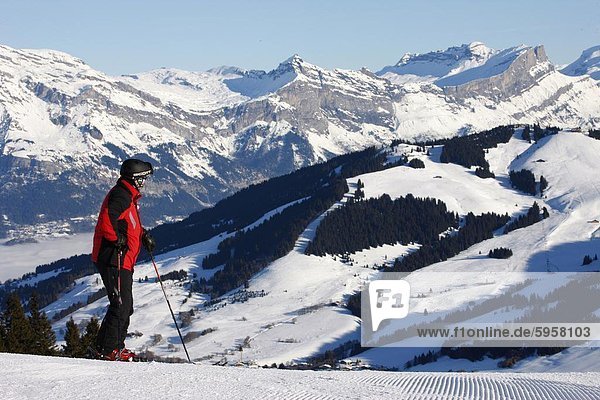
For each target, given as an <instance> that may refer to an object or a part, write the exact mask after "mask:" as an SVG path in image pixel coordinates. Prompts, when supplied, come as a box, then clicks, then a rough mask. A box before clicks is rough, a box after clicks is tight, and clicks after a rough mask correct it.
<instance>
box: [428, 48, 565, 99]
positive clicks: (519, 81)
mask: <svg viewBox="0 0 600 400" xmlns="http://www.w3.org/2000/svg"><path fill="white" fill-rule="evenodd" d="M511 53H512V54H511ZM513 57H514V58H513ZM504 68H505V69H504ZM494 69H496V70H499V71H498V72H499V73H498V74H493V72H492V73H488V71H489V70H492V71H493V70H494ZM552 71H554V67H553V66H552V64H550V63H549V62H548V57H547V56H546V52H545V50H544V46H537V47H534V48H526V49H515V50H512V51H511V52H510V53H509V54H503V53H500V54H499V55H496V56H495V57H492V58H490V59H489V60H488V61H487V62H486V63H485V64H483V65H482V66H480V67H478V68H474V69H471V70H469V71H466V72H465V73H463V74H458V75H455V76H453V77H451V78H448V79H444V80H438V81H437V82H436V84H437V85H439V86H441V87H443V89H444V93H445V94H446V95H448V96H452V97H453V98H455V99H465V98H470V97H476V96H482V97H486V98H489V99H492V100H496V101H501V100H503V99H507V98H509V97H511V96H514V95H518V94H520V93H523V92H524V91H525V90H527V89H529V88H531V87H532V86H533V85H536V84H537V83H538V82H539V80H540V79H542V78H543V77H544V76H545V75H547V74H549V73H550V72H552ZM477 74H481V75H480V77H479V76H477ZM463 75H469V78H471V79H464V78H465V77H463ZM490 75H491V76H490ZM463 82H464V83H463ZM453 83H458V84H455V85H453Z"/></svg>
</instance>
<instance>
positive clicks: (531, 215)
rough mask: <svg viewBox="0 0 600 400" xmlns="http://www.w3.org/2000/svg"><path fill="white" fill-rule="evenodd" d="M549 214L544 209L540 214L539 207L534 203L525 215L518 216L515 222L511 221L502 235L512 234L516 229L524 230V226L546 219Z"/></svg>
mask: <svg viewBox="0 0 600 400" xmlns="http://www.w3.org/2000/svg"><path fill="white" fill-rule="evenodd" d="M549 216H550V213H549V212H548V209H546V207H544V208H543V210H542V212H541V213H540V206H539V205H538V203H537V202H534V203H533V205H532V206H531V207H530V208H529V210H527V213H525V214H524V215H521V216H519V217H518V218H517V219H516V220H514V221H511V222H510V223H509V224H507V225H506V227H505V228H504V233H508V232H512V231H514V230H516V229H520V228H525V227H526V226H530V225H533V224H535V223H537V222H540V221H541V220H543V219H545V218H548V217H549Z"/></svg>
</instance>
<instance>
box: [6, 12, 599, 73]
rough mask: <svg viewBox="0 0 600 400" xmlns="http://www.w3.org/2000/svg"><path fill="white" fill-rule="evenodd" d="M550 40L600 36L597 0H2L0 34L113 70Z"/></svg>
mask: <svg viewBox="0 0 600 400" xmlns="http://www.w3.org/2000/svg"><path fill="white" fill-rule="evenodd" d="M472 41H482V42H484V43H486V44H487V45H488V46H490V47H492V48H496V49H500V48H506V47H511V46H514V45H519V44H529V45H536V44H544V45H545V46H546V52H547V54H548V57H549V58H550V60H551V61H552V62H554V63H556V64H566V63H569V62H571V61H573V60H575V59H576V58H577V57H578V56H579V55H580V54H581V51H582V50H584V49H586V48H589V47H591V46H594V45H599V44H600V0H581V1H552V0H548V1H538V0H534V1H526V0H521V1H513V0H504V1H450V0H447V1H425V0H422V1H402V0H398V1H378V0H371V1H356V0H345V1H342V0H335V1H334V0H305V1H286V0H278V1H273V0H255V1H250V0H246V1H243V0H226V1H206V0H201V1H191V0H188V1H183V0H171V1H155V0H143V1H142V0H121V1H113V0H103V1H96V2H91V1H83V0H77V1H75V0H52V1H49V0H36V1H33V0H2V2H1V6H0V44H5V45H8V46H11V47H16V48H51V49H56V50H62V51H65V52H67V53H70V54H72V55H75V56H77V57H79V58H81V59H83V60H84V61H86V62H87V63H88V64H90V65H91V66H93V67H94V68H96V69H99V70H101V71H103V72H106V73H109V74H113V75H118V74H126V73H134V72H141V71H146V70H150V69H154V68H159V67H162V66H167V67H176V68H181V69H187V70H196V71H197V70H206V69H208V68H211V67H214V66H218V65H235V66H240V67H243V68H249V69H250V68H256V69H267V70H269V69H272V68H274V67H276V66H277V64H278V63H279V62H281V61H283V60H284V59H286V58H288V57H289V56H290V55H292V54H294V53H298V54H300V55H301V56H302V57H303V58H304V59H305V60H307V61H309V62H311V63H314V64H317V65H320V66H323V67H326V68H334V67H339V68H352V69H357V68H360V67H362V66H366V67H368V68H369V69H371V70H379V69H381V68H382V67H383V66H385V65H390V64H394V63H395V62H397V60H398V59H399V58H400V57H401V56H402V54H404V53H406V52H420V53H423V52H427V51H431V50H436V49H443V48H447V47H450V46H454V45H460V44H462V43H469V42H472Z"/></svg>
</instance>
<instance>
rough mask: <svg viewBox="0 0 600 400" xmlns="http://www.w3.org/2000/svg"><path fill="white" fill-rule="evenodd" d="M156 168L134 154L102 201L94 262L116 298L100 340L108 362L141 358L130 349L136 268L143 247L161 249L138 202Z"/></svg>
mask: <svg viewBox="0 0 600 400" xmlns="http://www.w3.org/2000/svg"><path fill="white" fill-rule="evenodd" d="M153 172H154V171H153V169H152V164H150V163H149V162H145V161H141V160H137V159H134V158H130V159H128V160H125V161H124V162H123V164H122V165H121V177H120V178H119V180H118V181H117V184H116V185H115V186H114V187H113V188H112V189H111V190H110V191H109V192H108V194H107V195H106V198H105V199H104V201H103V203H102V207H101V209H100V215H99V216H98V223H97V224H96V229H95V232H94V248H93V251H92V261H93V262H94V264H95V265H96V267H97V268H98V272H100V276H101V277H102V283H103V284H104V287H105V288H106V292H107V294H108V300H109V302H110V304H109V306H108V310H107V311H106V315H105V317H104V319H103V320H102V324H101V326H100V330H99V332H98V339H97V341H96V347H97V349H96V350H97V351H98V354H99V355H100V357H101V358H103V359H106V360H111V361H129V360H130V359H132V358H133V357H134V356H135V354H134V353H133V352H132V351H130V350H128V349H127V348H125V336H126V335H127V328H128V327H129V317H130V316H131V314H133V296H132V290H131V289H132V284H133V267H134V265H135V262H136V260H137V257H138V255H139V253H140V248H141V246H144V248H145V249H146V250H147V251H148V252H149V253H151V252H152V251H153V250H154V248H155V247H156V243H155V241H154V238H152V236H150V234H149V233H148V232H147V231H146V230H145V229H144V228H143V227H142V224H141V221H140V215H139V212H138V201H139V199H140V197H141V194H140V190H141V189H142V188H143V187H144V183H145V181H146V179H147V178H148V177H149V176H150V175H152V174H153Z"/></svg>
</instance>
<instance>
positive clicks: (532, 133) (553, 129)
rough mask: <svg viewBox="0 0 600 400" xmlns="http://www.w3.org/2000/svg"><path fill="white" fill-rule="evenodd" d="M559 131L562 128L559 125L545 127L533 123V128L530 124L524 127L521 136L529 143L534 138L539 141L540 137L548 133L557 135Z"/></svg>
mask: <svg viewBox="0 0 600 400" xmlns="http://www.w3.org/2000/svg"><path fill="white" fill-rule="evenodd" d="M559 131H560V128H559V127H557V126H548V127H546V128H545V129H544V128H542V127H540V125H539V124H533V130H532V128H531V127H530V126H529V125H526V126H525V128H523V133H522V134H521V138H522V139H523V140H527V141H528V142H529V143H531V140H532V139H533V140H534V141H535V142H536V143H537V142H538V141H539V140H540V139H542V138H544V137H546V136H548V135H556V134H557V133H558V132H559Z"/></svg>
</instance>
